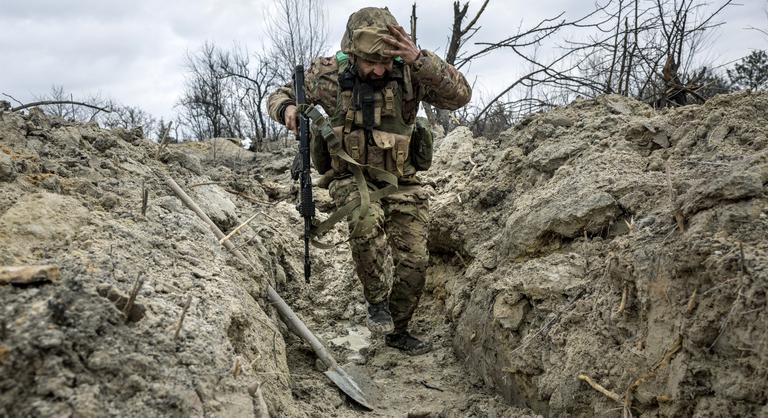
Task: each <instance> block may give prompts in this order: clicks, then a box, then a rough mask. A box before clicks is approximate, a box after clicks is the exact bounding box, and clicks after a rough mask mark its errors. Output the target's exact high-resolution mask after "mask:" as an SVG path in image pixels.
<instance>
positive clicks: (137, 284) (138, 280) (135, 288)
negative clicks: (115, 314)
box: [123, 273, 144, 321]
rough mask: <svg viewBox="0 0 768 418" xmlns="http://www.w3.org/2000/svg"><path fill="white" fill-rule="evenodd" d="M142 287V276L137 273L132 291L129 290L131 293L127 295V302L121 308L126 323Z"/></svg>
mask: <svg viewBox="0 0 768 418" xmlns="http://www.w3.org/2000/svg"><path fill="white" fill-rule="evenodd" d="M142 286H144V276H143V273H139V275H138V276H136V281H135V282H134V283H133V289H131V293H130V294H129V295H128V302H126V303H125V306H124V307H123V315H125V320H126V321H128V318H130V313H131V310H133V304H134V302H136V296H137V295H138V294H139V291H140V290H141V287H142Z"/></svg>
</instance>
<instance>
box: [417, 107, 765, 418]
mask: <svg viewBox="0 0 768 418" xmlns="http://www.w3.org/2000/svg"><path fill="white" fill-rule="evenodd" d="M767 147H768V95H765V94H751V93H749V92H745V93H738V94H734V95H728V96H719V97H717V98H715V99H712V100H710V101H709V102H708V103H707V104H705V105H703V106H686V107H682V108H679V109H674V110H665V111H661V112H656V111H654V110H652V109H651V108H649V107H647V106H645V105H643V104H641V103H638V102H634V101H632V100H629V99H626V98H623V97H620V96H605V97H601V98H599V99H597V100H580V101H577V102H575V103H573V104H571V105H569V106H567V107H564V108H561V109H556V110H553V111H551V112H548V113H546V114H539V115H535V116H533V117H530V118H529V119H527V120H525V121H523V122H522V123H521V124H519V125H518V126H517V127H515V128H514V129H511V130H509V131H507V132H505V133H503V134H502V135H501V136H500V137H499V138H498V139H497V140H494V141H490V140H487V139H485V138H472V136H471V135H470V133H469V131H468V130H463V129H461V128H460V129H459V130H456V131H454V132H452V133H451V134H449V135H448V136H447V137H446V138H444V139H442V140H441V141H440V142H439V144H438V149H437V155H436V161H435V166H434V167H433V169H432V170H431V171H430V174H432V181H433V182H434V184H435V186H436V189H437V192H438V193H437V196H436V197H435V199H434V200H433V203H432V204H433V213H434V216H433V220H432V223H431V227H430V248H431V252H432V256H433V258H435V257H442V259H443V260H444V261H445V264H444V265H443V266H442V268H443V269H444V271H443V274H441V275H432V276H431V278H432V280H433V282H432V283H430V286H432V288H433V289H434V293H435V295H436V297H437V298H438V299H439V300H442V301H443V303H444V304H445V309H446V311H447V312H448V314H449V316H450V319H451V320H452V321H453V326H454V327H455V330H456V333H455V337H454V339H453V344H454V347H455V349H456V351H457V353H459V355H460V356H461V357H462V358H463V359H464V361H465V362H466V364H467V366H468V368H469V369H471V370H473V372H474V373H476V375H477V376H478V377H479V378H481V379H482V380H483V381H484V382H485V383H486V384H488V385H490V386H492V387H493V388H495V390H496V391H497V392H498V393H500V394H502V395H503V396H504V398H505V399H506V400H507V401H508V402H510V403H511V404H513V405H517V406H520V407H530V408H533V410H535V411H536V412H538V413H540V414H544V415H551V416H596V415H604V414H614V415H620V414H621V413H622V410H623V409H626V410H628V411H630V412H631V413H632V414H633V415H635V416H639V415H644V416H646V415H647V416H657V415H658V416H757V415H764V414H768V410H767V409H766V407H765V405H766V402H767V401H768V317H766V315H768V313H766V312H767V311H766V303H767V301H766V291H767V288H768V241H766V239H765V237H766V236H768V197H767V196H766V183H767V182H768V148H767ZM579 376H581V377H579ZM589 381H591V382H593V383H595V384H599V385H601V386H602V387H603V388H605V389H607V390H608V391H609V392H607V393H608V395H604V394H601V393H600V392H599V391H598V390H595V389H593V388H592V387H590V384H589V383H588V382H589ZM612 398H615V399H612ZM612 411H613V412H612Z"/></svg>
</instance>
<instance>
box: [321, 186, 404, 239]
mask: <svg viewBox="0 0 768 418" xmlns="http://www.w3.org/2000/svg"><path fill="white" fill-rule="evenodd" d="M366 189H367V187H366ZM397 191H398V188H397V186H393V185H391V184H390V185H389V186H387V187H384V188H381V189H378V190H374V191H373V192H372V193H371V194H370V197H369V198H370V201H371V202H377V201H379V200H381V199H383V198H385V197H387V196H389V195H391V194H394V193H396V192H397ZM359 205H360V201H359V200H353V201H351V202H348V203H347V204H345V205H344V206H342V207H340V208H339V209H338V210H336V212H333V213H332V214H331V216H329V217H328V219H326V220H324V221H323V222H320V223H319V224H317V225H315V226H313V227H312V235H313V236H315V237H317V236H321V235H324V234H325V233H326V232H328V231H330V230H331V228H333V226H334V225H336V224H337V223H339V222H340V221H342V220H344V219H346V218H347V216H349V215H351V214H352V212H354V211H355V209H356V208H357V207H358V206H359ZM318 244H321V245H323V246H329V245H330V247H329V248H333V247H334V246H335V245H333V244H324V243H320V242H318ZM318 248H323V247H320V246H318ZM326 249H327V248H326Z"/></svg>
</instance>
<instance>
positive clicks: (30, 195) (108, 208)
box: [0, 110, 533, 417]
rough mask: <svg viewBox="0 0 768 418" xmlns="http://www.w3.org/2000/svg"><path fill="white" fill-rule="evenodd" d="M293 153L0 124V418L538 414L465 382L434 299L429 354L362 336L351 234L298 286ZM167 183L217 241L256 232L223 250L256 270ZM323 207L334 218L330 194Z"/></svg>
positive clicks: (35, 116) (26, 117)
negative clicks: (368, 388) (330, 364)
mask: <svg viewBox="0 0 768 418" xmlns="http://www.w3.org/2000/svg"><path fill="white" fill-rule="evenodd" d="M293 154H294V150H293V149H284V150H282V151H276V152H270V153H251V152H248V151H246V150H244V149H242V147H240V146H239V144H236V143H234V142H233V141H230V140H227V139H216V140H211V141H204V142H190V143H182V144H168V145H165V146H158V145H157V144H154V143H152V142H150V141H148V140H146V139H144V138H143V137H142V134H141V132H139V131H130V130H121V129H115V130H105V129H101V128H99V127H98V126H96V125H94V124H79V123H73V122H68V121H65V120H62V119H59V118H55V117H49V116H46V115H44V114H43V113H42V112H40V111H38V110H32V111H30V112H29V113H19V112H0V417H11V416H56V417H67V416H78V417H96V416H99V417H100V416H226V417H248V416H258V417H263V416H267V415H264V413H268V414H269V416H274V417H284V416H285V417H325V416H339V417H353V416H361V415H367V416H382V417H383V416H413V417H418V416H422V417H429V416H432V417H437V416H443V417H464V416H476V417H484V416H498V417H525V416H533V415H531V414H530V413H529V412H530V411H528V412H526V411H525V410H522V409H519V408H517V407H514V406H510V405H509V404H507V403H506V402H505V401H504V400H503V398H502V397H501V396H499V395H497V394H494V393H493V392H491V391H489V390H488V389H487V388H486V387H485V386H484V385H483V384H482V382H481V381H480V380H479V379H477V378H474V379H468V378H467V373H466V370H465V369H464V367H463V365H462V364H461V362H460V361H459V360H458V359H457V357H456V356H455V355H454V352H453V348H452V339H451V338H450V336H451V332H452V330H451V327H450V323H449V322H447V321H444V320H443V319H442V318H444V315H443V311H442V304H437V303H433V301H432V299H431V298H430V297H429V296H428V297H426V298H425V302H424V309H423V310H422V311H421V312H420V313H419V316H418V318H417V319H416V328H417V329H418V330H419V331H421V332H423V333H426V334H429V335H430V336H431V337H432V338H433V340H434V341H435V343H436V345H437V348H436V350H435V351H434V352H433V353H430V354H428V355H427V356H424V357H420V358H409V357H407V356H405V355H403V354H402V353H399V352H397V351H396V350H393V349H389V348H387V347H384V346H383V344H381V341H377V340H372V339H371V338H370V336H369V335H368V333H367V330H365V327H364V326H363V324H364V312H365V303H364V301H363V299H362V293H361V290H360V285H359V283H358V282H357V280H356V279H355V276H354V273H353V271H352V269H351V266H350V260H349V249H348V246H347V245H346V244H345V243H344V242H343V241H344V240H345V239H346V232H345V230H344V227H343V225H338V226H337V228H336V230H334V231H333V232H332V233H331V234H330V235H329V236H328V237H326V238H327V239H329V240H333V241H334V242H338V243H340V244H339V245H338V249H337V250H336V251H332V252H326V253H320V252H316V251H314V252H313V271H314V274H313V279H312V282H311V283H310V284H306V283H304V279H303V273H302V257H303V247H302V244H301V240H300V238H299V237H300V234H301V231H302V228H301V227H302V222H301V219H300V218H299V217H298V214H297V212H296V210H295V208H294V199H295V190H294V189H293V187H292V185H291V182H290V180H289V174H288V170H289V167H290V164H291V160H292V156H293ZM165 176H170V177H171V178H173V179H175V181H176V182H177V183H178V184H179V185H180V186H181V188H182V189H184V190H186V191H187V192H188V193H189V194H190V196H191V197H192V198H193V199H194V200H195V201H196V202H197V203H198V204H199V205H200V206H201V207H202V208H203V210H204V211H205V212H206V214H207V215H208V216H209V217H210V218H212V219H213V221H214V222H215V223H216V224H217V225H218V227H219V228H220V229H222V230H223V231H225V232H230V231H232V230H233V229H234V228H236V227H237V226H238V225H240V224H241V223H243V222H244V221H245V220H246V219H252V221H251V222H250V223H249V224H248V226H247V227H245V228H243V229H241V230H240V232H239V233H237V234H235V235H234V236H233V237H232V238H231V241H232V242H233V243H234V244H235V245H236V246H237V247H238V248H239V249H241V250H242V251H243V252H245V253H246V255H247V256H248V258H249V261H250V263H249V264H250V265H248V266H243V265H241V264H240V263H239V262H238V261H237V259H235V258H234V257H232V256H231V255H230V254H229V253H228V252H227V251H226V250H224V249H223V247H222V246H221V245H220V244H219V242H218V241H217V240H216V238H215V237H214V235H213V234H212V233H211V231H210V230H209V228H208V227H207V226H206V224H205V223H203V222H202V221H201V220H200V219H198V217H197V216H196V215H195V214H194V213H193V212H192V211H191V210H189V209H188V208H186V207H185V206H184V205H183V204H182V203H181V202H180V201H179V199H178V198H177V197H176V196H175V195H174V194H173V192H172V191H171V189H170V188H169V187H168V186H167V185H166V183H165V181H164V180H163V178H164V177H165ZM317 199H318V207H319V208H320V209H321V210H322V211H326V212H327V211H328V210H330V209H332V208H331V206H332V205H331V203H330V199H329V197H328V195H327V193H325V192H324V191H320V190H318V192H317ZM252 215H255V216H254V217H252ZM320 216H321V217H324V216H327V214H322V213H321V215H320ZM31 265H35V266H39V265H48V266H51V267H48V269H47V270H46V272H47V273H48V274H45V275H36V276H32V277H27V279H29V280H27V281H26V282H24V283H21V282H19V280H15V281H16V282H15V283H8V280H6V279H8V278H9V277H11V276H9V275H8V274H7V273H8V268H7V267H8V266H31ZM17 279H18V278H17ZM267 284H270V285H272V286H273V287H275V288H276V289H277V290H278V292H280V293H281V294H283V296H284V297H285V298H286V300H288V302H289V304H290V305H292V306H293V307H294V308H295V310H296V311H297V312H298V313H299V315H300V316H302V317H303V318H304V319H305V321H306V322H307V324H308V325H309V326H310V328H311V329H312V330H314V331H315V332H316V334H317V335H318V336H319V337H320V338H321V339H324V340H326V341H328V344H327V345H328V346H329V347H331V348H332V349H333V351H334V354H335V356H336V358H337V359H339V360H340V361H346V360H349V361H354V362H355V363H357V364H358V366H359V367H360V368H362V370H363V373H364V374H367V375H369V376H370V377H371V378H372V380H373V384H374V385H376V386H377V389H378V390H376V391H374V393H375V394H376V405H377V409H376V410H375V411H373V412H365V411H363V410H362V409H361V408H360V407H358V406H356V405H355V404H353V403H351V401H349V400H348V399H347V398H346V397H344V396H343V395H342V394H341V393H340V392H339V390H338V389H337V388H336V387H335V386H333V384H332V383H330V381H329V380H328V379H326V377H325V376H324V375H323V374H322V373H320V372H319V370H318V368H320V369H322V368H321V367H320V365H317V364H316V359H315V356H314V354H313V353H312V351H311V350H310V349H309V347H308V346H307V345H306V344H305V343H304V342H303V341H301V340H300V339H298V338H297V337H295V336H293V335H292V334H291V333H290V332H289V331H288V330H287V329H286V327H285V325H284V324H283V323H282V322H281V321H279V320H278V316H277V314H276V313H275V311H274V308H273V307H271V306H270V305H269V304H268V303H267V302H266V298H265V297H264V289H265V287H266V285H267ZM133 290H136V292H135V298H131V294H132V292H133ZM130 299H133V300H132V302H129V300H130ZM185 306H188V308H185ZM182 317H183V318H184V319H183V321H181V326H179V324H180V319H181V318H182ZM265 409H266V410H267V411H268V412H265V411H264V410H265Z"/></svg>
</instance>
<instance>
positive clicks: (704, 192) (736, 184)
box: [679, 167, 764, 216]
mask: <svg viewBox="0 0 768 418" xmlns="http://www.w3.org/2000/svg"><path fill="white" fill-rule="evenodd" d="M763 191H764V187H763V176H762V173H761V172H759V171H758V170H753V171H743V170H742V169H741V168H740V167H739V168H737V169H736V170H734V171H732V172H731V173H729V174H728V175H727V176H722V177H718V178H715V179H714V180H712V179H706V180H703V181H701V182H700V183H699V184H698V185H697V186H695V187H692V188H691V189H690V190H689V191H688V192H686V193H685V194H684V195H683V196H681V197H680V198H679V200H680V201H682V202H683V203H682V210H683V214H684V215H685V216H690V215H692V214H694V213H696V212H699V211H702V210H704V209H708V208H711V207H713V206H715V205H716V204H718V203H719V202H722V201H736V200H741V199H748V198H751V197H756V196H759V195H760V194H761V193H763Z"/></svg>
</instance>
